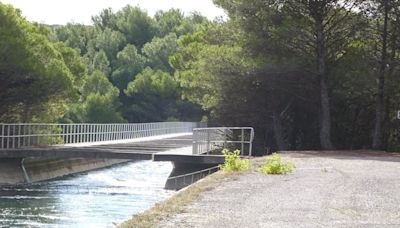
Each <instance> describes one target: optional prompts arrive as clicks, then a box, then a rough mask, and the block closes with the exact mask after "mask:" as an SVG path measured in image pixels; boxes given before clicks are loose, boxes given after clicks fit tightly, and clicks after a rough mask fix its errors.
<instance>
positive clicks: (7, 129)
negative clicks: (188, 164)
mask: <svg viewBox="0 0 400 228" xmlns="http://www.w3.org/2000/svg"><path fill="white" fill-rule="evenodd" d="M206 124H207V123H205V122H158V123H132V124H39V123H11V124H6V123H0V150H1V149H15V148H22V147H41V146H50V145H68V144H77V143H90V142H103V141H114V140H124V139H135V138H142V137H150V136H157V135H164V134H174V133H186V132H192V130H193V129H194V128H196V127H200V126H204V125H206Z"/></svg>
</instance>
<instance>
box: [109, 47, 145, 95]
mask: <svg viewBox="0 0 400 228" xmlns="http://www.w3.org/2000/svg"><path fill="white" fill-rule="evenodd" d="M145 63H146V58H145V57H143V56H142V55H141V54H139V53H138V51H137V49H136V47H135V46H134V45H132V44H128V45H126V47H125V48H124V49H123V50H122V51H120V52H119V53H118V55H117V61H116V65H117V69H116V70H115V71H114V72H113V73H112V76H111V79H112V81H113V83H114V84H115V85H116V86H117V87H118V88H119V89H120V90H121V91H123V90H124V89H126V87H127V85H128V83H129V82H130V81H132V80H133V79H134V78H135V76H136V75H137V74H138V73H139V72H141V71H142V70H143V68H144V66H145Z"/></svg>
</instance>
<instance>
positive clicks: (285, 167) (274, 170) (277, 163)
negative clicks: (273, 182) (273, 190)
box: [260, 153, 295, 174]
mask: <svg viewBox="0 0 400 228" xmlns="http://www.w3.org/2000/svg"><path fill="white" fill-rule="evenodd" d="M294 168H295V166H294V164H293V163H291V162H284V161H282V159H281V156H280V155H279V154H277V153H273V154H272V156H271V157H269V158H267V162H266V163H265V164H264V165H262V166H261V167H260V172H261V173H265V174H288V173H291V172H293V170H294Z"/></svg>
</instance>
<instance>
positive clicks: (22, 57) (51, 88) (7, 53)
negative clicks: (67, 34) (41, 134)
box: [0, 3, 86, 122]
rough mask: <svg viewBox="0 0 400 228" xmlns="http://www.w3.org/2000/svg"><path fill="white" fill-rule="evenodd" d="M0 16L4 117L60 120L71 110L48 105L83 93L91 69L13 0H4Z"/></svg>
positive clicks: (0, 81) (0, 111)
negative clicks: (13, 4)
mask: <svg viewBox="0 0 400 228" xmlns="http://www.w3.org/2000/svg"><path fill="white" fill-rule="evenodd" d="M0 21H1V22H0V56H1V57H0V119H1V120H2V121H22V122H23V121H26V122H28V121H34V120H35V121H45V122H46V121H49V122H50V121H55V120H56V119H57V118H59V117H60V116H61V115H62V114H63V112H64V110H65V109H62V108H61V109H58V110H56V111H55V112H53V111H54V110H52V109H50V108H48V107H49V106H50V107H63V106H64V105H65V104H66V103H68V102H73V101H75V99H76V98H78V97H77V96H76V94H77V90H76V89H77V87H79V85H80V84H81V82H82V78H83V77H84V76H85V74H86V73H85V69H86V68H85V66H84V65H83V61H82V59H81V58H80V57H79V54H78V53H77V52H76V51H75V50H73V49H71V48H68V47H66V46H65V45H64V44H62V43H53V42H51V41H50V40H49V36H50V34H51V33H50V31H49V30H48V29H47V28H46V27H44V26H41V25H37V24H31V23H29V22H28V21H26V20H25V19H24V18H23V17H22V16H21V12H20V11H19V10H16V9H14V8H13V7H11V6H10V5H4V4H2V3H0ZM66 97H68V98H69V99H65V98H66ZM50 113H51V114H50Z"/></svg>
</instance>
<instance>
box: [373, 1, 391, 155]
mask: <svg viewBox="0 0 400 228" xmlns="http://www.w3.org/2000/svg"><path fill="white" fill-rule="evenodd" d="M383 10H384V22H383V30H382V52H381V54H382V55H381V61H380V66H379V71H378V74H377V82H378V93H377V95H376V111H375V128H374V136H373V139H372V148H373V149H377V150H378V149H382V122H383V117H384V112H385V105H384V102H385V101H384V99H385V71H386V66H387V64H388V62H387V39H388V19H389V18H388V17H389V3H388V1H387V0H386V1H384V8H383Z"/></svg>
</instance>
